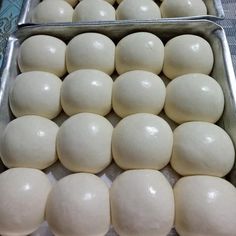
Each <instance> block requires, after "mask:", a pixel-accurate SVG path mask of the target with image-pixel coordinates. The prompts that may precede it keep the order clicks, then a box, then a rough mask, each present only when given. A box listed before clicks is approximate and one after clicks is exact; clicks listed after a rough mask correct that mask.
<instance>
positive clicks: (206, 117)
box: [164, 74, 224, 124]
mask: <svg viewBox="0 0 236 236" xmlns="http://www.w3.org/2000/svg"><path fill="white" fill-rule="evenodd" d="M164 108H165V113H166V114H167V116H168V117H169V118H171V119H172V120H174V121H175V122H176V123H179V124H181V123H184V122H187V121H207V122H211V123H215V122H216V121H218V120H219V118H220V117H221V115H222V113H223V110H224V94H223V91H222V88H221V87H220V85H219V84H218V83H217V81H216V80H215V79H213V78H212V77H210V76H208V75H204V74H187V75H183V76H180V77H178V78H176V79H175V80H173V81H171V82H170V83H169V84H168V86H167V88H166V102H165V107H164Z"/></svg>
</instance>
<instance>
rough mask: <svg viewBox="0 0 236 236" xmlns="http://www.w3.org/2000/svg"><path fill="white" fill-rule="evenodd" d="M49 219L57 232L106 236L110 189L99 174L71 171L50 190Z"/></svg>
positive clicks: (62, 235) (82, 235)
mask: <svg viewBox="0 0 236 236" xmlns="http://www.w3.org/2000/svg"><path fill="white" fill-rule="evenodd" d="M46 219H47V222H48V224H49V226H50V228H51V230H52V232H53V233H54V234H55V235H60V236H68V235H71V236H72V235H74V236H75V235H77V236H91V235H98V236H103V235H105V234H106V233H107V231H108V229H109V226H110V203H109V189H108V187H107V186H106V184H105V183H104V182H103V181H102V180H101V179H100V178H98V177H97V176H95V175H92V174H85V173H80V174H73V175H69V176H67V177H65V178H63V179H61V180H60V181H59V182H57V184H55V185H54V187H53V189H52V191H51V193H50V194H49V197H48V202H47V209H46Z"/></svg>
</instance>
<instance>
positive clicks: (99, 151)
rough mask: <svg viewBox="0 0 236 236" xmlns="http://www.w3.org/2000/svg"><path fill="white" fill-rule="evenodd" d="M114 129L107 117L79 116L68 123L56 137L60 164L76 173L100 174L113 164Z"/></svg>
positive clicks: (67, 121)
mask: <svg viewBox="0 0 236 236" xmlns="http://www.w3.org/2000/svg"><path fill="white" fill-rule="evenodd" d="M112 131H113V127H112V125H111V123H110V122H109V121H108V120H107V119H105V118H104V117H102V116H100V115H96V114H92V113H80V114H77V115H74V116H72V117H70V118H69V119H68V120H66V121H65V122H64V123H63V124H62V126H61V127H60V130H59V132H58V135H57V153H58V157H59V159H60V161H61V163H62V164H63V165H64V166H65V167H66V168H67V169H69V170H71V171H74V172H89V173H98V172H100V171H102V170H103V169H105V168H106V167H107V166H108V165H109V164H110V162H111V159H112V157H111V138H112Z"/></svg>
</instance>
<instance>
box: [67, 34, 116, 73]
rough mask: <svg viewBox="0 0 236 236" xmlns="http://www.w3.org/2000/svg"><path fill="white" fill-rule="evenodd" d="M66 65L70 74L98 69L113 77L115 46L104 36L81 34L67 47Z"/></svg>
mask: <svg viewBox="0 0 236 236" xmlns="http://www.w3.org/2000/svg"><path fill="white" fill-rule="evenodd" d="M66 64H67V70H68V72H69V73H71V72H73V71H75V70H79V69H97V70H101V71H103V72H105V73H106V74H109V75H111V74H112V73H113V71H114V69H115V44H114V43H113V42H112V41H111V39H109V38H108V37H107V36H105V35H103V34H98V33H84V34H80V35H78V36H76V37H74V38H73V39H72V40H71V41H70V42H69V44H68V46H67V50H66Z"/></svg>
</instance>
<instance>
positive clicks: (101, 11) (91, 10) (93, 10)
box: [73, 0, 116, 22]
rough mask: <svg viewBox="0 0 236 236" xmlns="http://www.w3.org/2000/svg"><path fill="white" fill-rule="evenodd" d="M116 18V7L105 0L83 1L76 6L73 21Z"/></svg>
mask: <svg viewBox="0 0 236 236" xmlns="http://www.w3.org/2000/svg"><path fill="white" fill-rule="evenodd" d="M115 19H116V11H115V8H114V7H113V6H112V5H111V4H110V3H108V2H106V1H104V0H86V1H82V2H80V3H79V4H78V5H77V6H76V8H75V11H74V14H73V22H79V21H109V20H115Z"/></svg>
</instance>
